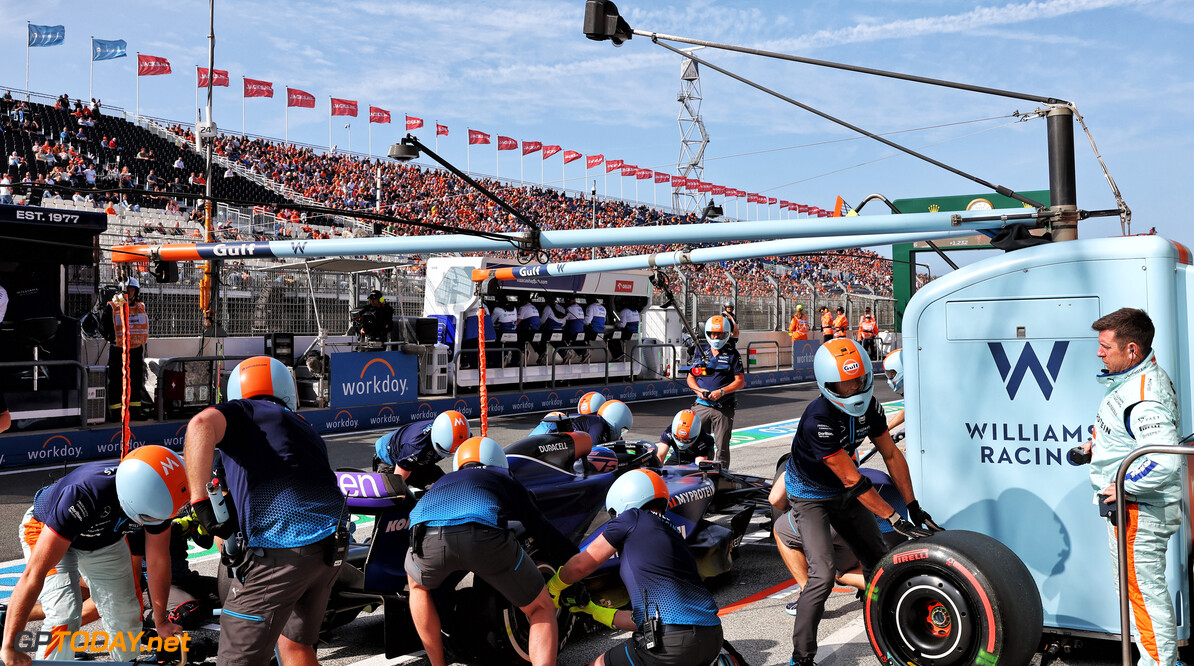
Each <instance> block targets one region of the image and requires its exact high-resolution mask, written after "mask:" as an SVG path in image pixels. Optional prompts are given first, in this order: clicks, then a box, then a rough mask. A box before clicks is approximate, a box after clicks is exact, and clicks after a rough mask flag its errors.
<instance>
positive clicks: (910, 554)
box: [891, 548, 929, 564]
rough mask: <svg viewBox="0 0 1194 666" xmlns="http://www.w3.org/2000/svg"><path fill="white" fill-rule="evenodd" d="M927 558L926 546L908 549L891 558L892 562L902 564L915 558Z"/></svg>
mask: <svg viewBox="0 0 1194 666" xmlns="http://www.w3.org/2000/svg"><path fill="white" fill-rule="evenodd" d="M927 559H929V549H928V548H917V549H916V550H909V551H906V552H903V553H900V554H899V555H894V556H892V558H891V562H892V564H903V563H904V562H914V561H916V560H927Z"/></svg>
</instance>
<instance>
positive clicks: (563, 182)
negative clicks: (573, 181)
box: [560, 160, 568, 192]
mask: <svg viewBox="0 0 1194 666" xmlns="http://www.w3.org/2000/svg"><path fill="white" fill-rule="evenodd" d="M567 167H568V164H567V162H565V161H564V160H560V191H561V192H566V191H567V190H568V168H567Z"/></svg>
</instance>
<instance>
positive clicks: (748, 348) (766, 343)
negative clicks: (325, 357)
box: [746, 340, 779, 374]
mask: <svg viewBox="0 0 1194 666" xmlns="http://www.w3.org/2000/svg"><path fill="white" fill-rule="evenodd" d="M755 345H759V346H761V347H763V346H766V347H775V365H773V366H772V367H771V368H769V369H770V370H779V343H778V342H776V341H775V340H755V341H754V342H751V343H750V344H748V345H746V374H750V373H751V366H750V352H751V350H753V349H754V348H755ZM761 369H762V368H760V370H761Z"/></svg>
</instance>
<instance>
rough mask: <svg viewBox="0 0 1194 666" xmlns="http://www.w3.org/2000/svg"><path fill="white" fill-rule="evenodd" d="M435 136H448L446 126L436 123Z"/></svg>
mask: <svg viewBox="0 0 1194 666" xmlns="http://www.w3.org/2000/svg"><path fill="white" fill-rule="evenodd" d="M435 135H436V136H448V126H447V125H441V124H439V123H436V124H435Z"/></svg>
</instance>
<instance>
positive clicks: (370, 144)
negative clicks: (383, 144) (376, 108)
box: [369, 118, 373, 159]
mask: <svg viewBox="0 0 1194 666" xmlns="http://www.w3.org/2000/svg"><path fill="white" fill-rule="evenodd" d="M369 159H373V119H372V118H370V119H369Z"/></svg>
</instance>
